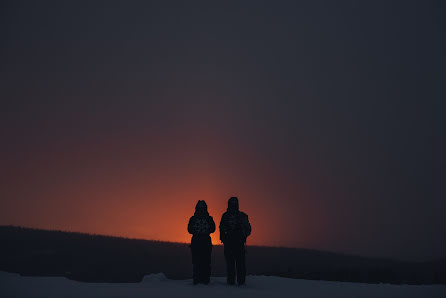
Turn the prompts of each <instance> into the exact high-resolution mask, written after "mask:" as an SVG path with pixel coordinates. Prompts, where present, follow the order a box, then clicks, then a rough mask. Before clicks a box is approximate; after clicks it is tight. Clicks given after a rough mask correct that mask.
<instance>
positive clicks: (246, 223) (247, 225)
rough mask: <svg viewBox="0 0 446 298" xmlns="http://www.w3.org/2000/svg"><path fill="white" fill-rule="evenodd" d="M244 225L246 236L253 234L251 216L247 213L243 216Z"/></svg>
mask: <svg viewBox="0 0 446 298" xmlns="http://www.w3.org/2000/svg"><path fill="white" fill-rule="evenodd" d="M242 227H243V234H244V236H245V238H246V237H248V236H249V235H251V224H250V223H249V218H248V215H246V214H243V216H242Z"/></svg>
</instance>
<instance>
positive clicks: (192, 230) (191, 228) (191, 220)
mask: <svg viewBox="0 0 446 298" xmlns="http://www.w3.org/2000/svg"><path fill="white" fill-rule="evenodd" d="M194 221H195V220H194V217H193V216H192V217H191V218H190V219H189V224H188V225H187V231H188V232H189V234H194V232H195V231H194V226H193V224H194Z"/></svg>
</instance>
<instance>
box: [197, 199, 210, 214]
mask: <svg viewBox="0 0 446 298" xmlns="http://www.w3.org/2000/svg"><path fill="white" fill-rule="evenodd" d="M195 215H197V216H203V215H209V213H208V205H206V202H205V201H202V200H199V201H198V202H197V205H196V206H195Z"/></svg>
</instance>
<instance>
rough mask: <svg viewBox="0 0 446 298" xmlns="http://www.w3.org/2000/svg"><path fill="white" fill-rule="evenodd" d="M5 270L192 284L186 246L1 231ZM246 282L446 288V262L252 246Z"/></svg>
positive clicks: (220, 259) (219, 258) (216, 265)
mask: <svg viewBox="0 0 446 298" xmlns="http://www.w3.org/2000/svg"><path fill="white" fill-rule="evenodd" d="M0 239H2V243H4V244H3V245H1V246H0V270H2V271H8V272H16V273H20V274H22V275H39V276H40V275H46V276H66V277H67V278H70V279H74V280H80V281H87V282H139V281H141V280H142V278H143V276H144V275H147V274H150V273H158V272H163V273H164V274H165V275H166V276H167V277H168V278H171V279H186V278H190V277H191V271H192V264H191V257H190V250H189V246H188V244H186V243H176V242H166V241H157V240H144V239H133V238H123V237H116V236H105V235H96V234H86V233H78V232H64V231H51V230H41V229H32V228H24V227H15V226H0ZM247 250H248V252H247V263H248V264H247V266H248V274H251V275H253V274H258V275H275V276H284V277H290V278H303V279H316V280H336V281H352V282H368V283H378V282H386V283H408V284H446V262H445V261H444V260H442V261H435V262H424V263H415V262H402V261H393V260H389V259H381V258H370V257H361V256H352V255H346V254H340V253H332V252H324V251H317V250H310V249H302V248H283V247H262V246H249V247H248V249H247ZM212 275H213V276H224V275H225V263H224V256H223V248H222V246H214V247H213V252H212Z"/></svg>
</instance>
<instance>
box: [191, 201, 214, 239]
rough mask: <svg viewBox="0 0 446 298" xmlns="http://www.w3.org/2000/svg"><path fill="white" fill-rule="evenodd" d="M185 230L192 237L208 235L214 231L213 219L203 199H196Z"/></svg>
mask: <svg viewBox="0 0 446 298" xmlns="http://www.w3.org/2000/svg"><path fill="white" fill-rule="evenodd" d="M187 231H188V232H189V234H192V235H193V237H199V236H209V234H211V233H213V232H215V223H214V219H213V218H212V216H210V215H209V213H208V207H207V205H206V202H205V201H201V200H200V201H198V203H197V205H196V206H195V213H194V215H193V216H192V217H191V218H190V219H189V224H188V225H187Z"/></svg>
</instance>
